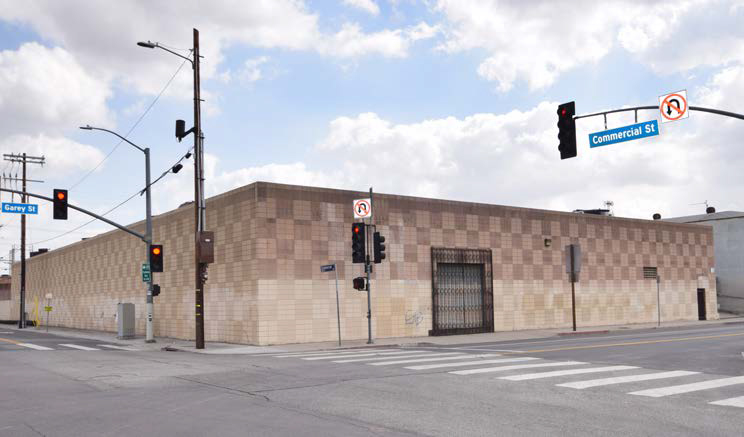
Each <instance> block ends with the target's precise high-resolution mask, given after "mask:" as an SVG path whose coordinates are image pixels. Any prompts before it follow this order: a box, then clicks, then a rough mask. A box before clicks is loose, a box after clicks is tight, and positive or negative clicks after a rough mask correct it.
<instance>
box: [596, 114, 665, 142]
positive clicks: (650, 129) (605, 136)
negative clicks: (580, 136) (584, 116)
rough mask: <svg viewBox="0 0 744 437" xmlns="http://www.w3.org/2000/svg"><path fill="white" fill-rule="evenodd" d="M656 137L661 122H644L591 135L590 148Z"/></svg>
mask: <svg viewBox="0 0 744 437" xmlns="http://www.w3.org/2000/svg"><path fill="white" fill-rule="evenodd" d="M654 135H659V122H658V121H657V120H651V121H644V122H643V123H637V124H631V125H630V126H623V127H619V128H617V129H610V130H605V131H602V132H595V133H593V134H589V147H600V146H607V145H609V144H615V143H622V142H624V141H631V140H638V139H640V138H646V137H652V136H654Z"/></svg>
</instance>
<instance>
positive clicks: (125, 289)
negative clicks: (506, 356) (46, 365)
mask: <svg viewBox="0 0 744 437" xmlns="http://www.w3.org/2000/svg"><path fill="white" fill-rule="evenodd" d="M367 196H368V193H363V192H353V191H342V190H330V189H321V188H309V187H298V186H289V185H279V184H269V183H256V184H252V185H249V186H246V187H242V188H239V189H236V190H233V191H231V192H228V193H225V194H222V195H220V196H217V197H215V198H212V199H210V200H209V201H208V204H207V211H208V213H207V228H208V229H210V230H213V231H215V241H216V246H215V264H213V265H211V266H210V269H209V281H208V283H207V286H206V294H205V296H206V303H205V307H206V320H207V324H206V326H207V328H206V329H207V340H212V341H228V342H250V343H256V344H280V343H293V342H308V341H326V340H335V339H336V335H337V334H336V297H335V286H334V278H335V277H334V275H333V273H321V272H320V269H319V267H320V265H323V264H330V263H336V264H337V266H338V277H339V291H340V301H341V327H342V337H343V338H345V339H352V338H365V337H366V329H367V328H366V325H367V321H366V311H367V303H366V295H365V293H362V292H358V291H356V290H353V288H352V286H351V281H352V279H353V278H354V277H356V276H361V275H363V266H362V265H361V264H352V263H351V243H350V240H351V223H352V222H353V218H352V207H351V206H352V200H353V199H357V198H363V197H367ZM374 221H375V224H376V225H377V229H378V230H379V231H381V232H382V233H383V235H385V237H386V238H387V241H386V245H387V259H386V260H385V261H384V262H383V263H382V264H378V265H375V272H374V274H373V283H372V310H373V329H374V335H375V336H376V337H397V336H414V335H427V333H428V331H429V330H430V329H431V328H432V326H431V324H432V318H431V304H432V285H431V247H448V248H469V249H475V248H484V249H490V250H491V251H492V257H493V294H494V296H493V297H494V298H493V302H494V323H495V329H496V330H512V329H538V328H549V327H562V326H570V324H571V294H570V284H569V283H568V281H567V276H566V274H565V268H564V254H563V251H564V247H565V246H566V245H567V244H571V243H573V244H580V245H581V247H582V250H583V254H584V258H583V268H582V272H581V277H580V282H579V283H578V284H577V285H576V303H577V318H578V323H579V325H580V326H585V327H586V326H597V325H607V324H616V323H636V322H651V321H655V320H656V282H655V281H654V280H648V279H643V274H642V273H643V272H642V269H643V267H644V266H652V267H658V271H659V274H660V276H661V277H662V281H661V293H660V294H661V302H662V303H661V307H662V320H679V319H695V318H697V294H696V291H697V289H698V288H705V289H706V299H707V305H706V306H707V309H708V317H709V318H716V317H717V312H716V296H715V281H714V280H713V274H712V273H711V268H712V267H713V238H712V230H711V228H710V227H707V226H698V225H685V224H675V223H667V222H658V221H657V222H654V221H647V220H631V219H622V218H613V217H601V216H591V215H581V214H573V213H560V212H552V211H542V210H532V209H523V208H512V207H504V206H495V205H485V204H475V203H465V202H452V201H442V200H432V199H422V198H414V197H405V196H394V195H378V194H376V195H375V197H374ZM138 226H139V227H140V228H141V227H142V225H141V224H139V225H138ZM140 230H141V229H140ZM155 240H156V241H157V242H159V243H163V244H164V245H165V248H166V256H165V262H166V265H165V270H166V272H165V273H161V274H156V277H155V280H156V282H158V283H159V284H161V286H162V289H163V292H162V294H161V296H160V297H158V298H156V306H155V320H156V325H155V327H156V335H167V336H173V337H178V338H193V313H194V311H193V302H194V300H193V299H194V298H193V296H194V293H193V255H192V254H193V209H192V208H190V207H184V208H181V209H178V210H175V211H172V212H169V213H166V214H163V215H161V216H158V217H156V218H155ZM546 242H549V244H548V243H546ZM144 259H145V248H144V245H143V243H141V242H140V241H138V240H136V239H135V238H134V237H131V236H129V235H125V234H123V233H121V232H119V231H115V232H110V233H107V234H104V235H101V236H98V237H96V238H92V239H90V240H87V241H84V242H80V243H76V244H74V245H71V246H68V247H66V248H62V249H59V250H55V251H52V252H49V253H48V254H45V255H41V256H38V257H35V258H34V259H32V260H29V263H28V268H29V282H28V286H27V289H28V290H29V293H28V294H29V299H30V300H28V302H30V303H33V296H44V294H45V293H47V292H52V293H54V294H55V299H56V302H54V303H53V304H54V305H55V310H54V311H55V312H53V314H52V319H53V323H55V320H56V324H59V325H63V326H75V327H79V328H87V329H103V330H115V328H116V323H115V319H114V314H115V311H116V303H117V302H120V301H121V302H134V303H136V304H137V311H138V313H137V317H138V329H139V330H140V332H142V331H144V294H145V287H144V285H143V284H142V283H141V281H140V280H139V269H140V264H141V262H142V261H143V260H144ZM17 267H18V266H17V265H16V266H15V267H14V279H13V281H14V283H13V290H14V293H17V289H18V283H17V277H18V275H17V272H18V269H17ZM14 296H17V294H15V295H14ZM14 299H15V301H16V302H17V298H14ZM15 311H16V312H17V309H15Z"/></svg>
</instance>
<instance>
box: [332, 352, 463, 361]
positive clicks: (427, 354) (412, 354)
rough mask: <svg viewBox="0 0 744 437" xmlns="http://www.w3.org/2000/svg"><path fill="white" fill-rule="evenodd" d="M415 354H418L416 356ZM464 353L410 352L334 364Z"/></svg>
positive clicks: (352, 359)
mask: <svg viewBox="0 0 744 437" xmlns="http://www.w3.org/2000/svg"><path fill="white" fill-rule="evenodd" d="M414 352H416V353H415V354H414ZM461 353H462V352H447V353H441V354H440V353H429V352H428V351H410V352H406V354H408V355H396V356H394V357H390V356H385V357H381V356H375V357H372V358H351V359H348V360H347V359H343V360H334V361H333V362H334V363H358V362H364V361H383V360H389V359H391V358H395V359H396V360H397V359H401V358H420V357H430V356H439V355H453V354H461Z"/></svg>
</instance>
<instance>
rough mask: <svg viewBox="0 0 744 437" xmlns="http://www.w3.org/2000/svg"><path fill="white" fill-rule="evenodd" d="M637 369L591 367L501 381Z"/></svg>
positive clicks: (514, 377)
mask: <svg viewBox="0 0 744 437" xmlns="http://www.w3.org/2000/svg"><path fill="white" fill-rule="evenodd" d="M637 368H638V367H636V366H605V367H590V368H588V369H569V370H556V371H553V372H538V373H524V374H521V375H511V376H501V377H499V379H506V380H508V381H527V380H530V379H542V378H553V377H556V376H568V375H581V374H584V373H600V372H615V371H619V370H631V369H637Z"/></svg>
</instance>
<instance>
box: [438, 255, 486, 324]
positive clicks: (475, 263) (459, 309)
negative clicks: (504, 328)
mask: <svg viewBox="0 0 744 437" xmlns="http://www.w3.org/2000/svg"><path fill="white" fill-rule="evenodd" d="M491 281H492V280H491V251H490V250H469V249H440V248H432V283H433V290H432V300H433V306H432V310H433V311H432V316H433V317H432V319H433V329H432V331H431V332H430V334H431V335H450V334H465V333H475V332H491V331H493V292H492V286H491Z"/></svg>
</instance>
